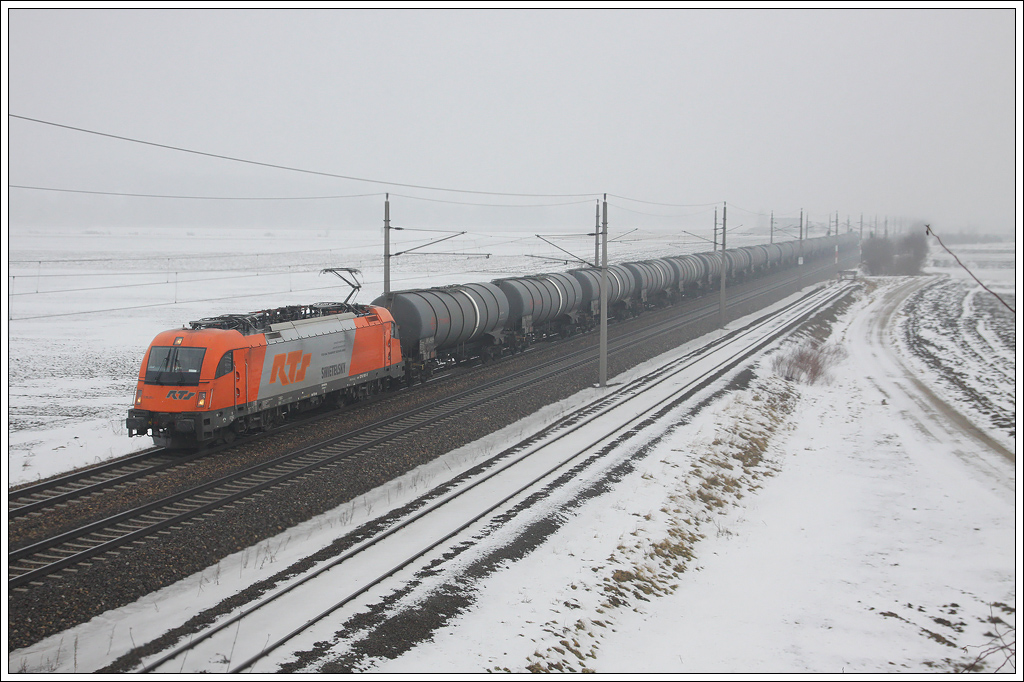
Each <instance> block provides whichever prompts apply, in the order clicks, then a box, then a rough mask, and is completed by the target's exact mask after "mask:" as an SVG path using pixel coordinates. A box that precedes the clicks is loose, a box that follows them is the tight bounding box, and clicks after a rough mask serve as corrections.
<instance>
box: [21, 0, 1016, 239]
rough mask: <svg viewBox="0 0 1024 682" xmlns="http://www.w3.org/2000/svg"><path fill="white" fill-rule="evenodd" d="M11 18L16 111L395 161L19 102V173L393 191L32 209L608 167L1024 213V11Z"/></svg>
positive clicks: (916, 217)
mask: <svg viewBox="0 0 1024 682" xmlns="http://www.w3.org/2000/svg"><path fill="white" fill-rule="evenodd" d="M1018 10H1019V8H1018ZM6 18H7V20H8V25H7V29H8V41H9V42H8V55H9V64H8V76H9V81H8V82H9V85H8V96H9V97H8V109H7V112H8V113H9V114H14V115H17V116H24V117H29V118H36V119H42V120H45V121H50V122H53V123H59V124H62V125H67V126H73V127H78V128H84V129H89V130H93V131H99V132H103V133H108V134H111V135H117V136H122V137H128V138H135V139H139V140H144V141H148V142H154V143H159V144H163V145H169V146H175V147H182V148H187V149H191V150H198V151H203V152H207V153H210V154H217V155H224V156H230V157H238V158H242V159H248V160H253V161H259V162H262V163H267V164H275V165H282V166H289V167H294V168H299V169H304V170H310V171H318V172H322V173H328V174H335V175H345V176H354V177H359V178H366V179H372V180H378V181H381V182H380V183H368V182H358V181H352V180H343V179H338V178H331V177H323V176H317V175H314V174H308V173H298V172H290V171H285V170H280V169H273V168H267V167H260V166H255V165H247V164H243V163H238V162H233V161H228V160H223V159H215V158H209V157H203V156H197V155H194V154H188V153H183V152H180V151H173V150H168V149H162V148H157V147H152V146H146V145H141V144H136V143H131V142H127V141H123V140H117V139H111V138H106V137H100V136H96V135H90V134H86V133H82V132H77V131H72V130H67V129H61V128H56V127H52V126H48V125H42V124H39V123H34V122H30V121H25V120H21V119H16V118H8V119H7V122H8V127H7V130H6V131H5V132H7V133H9V139H8V140H6V142H8V143H9V154H8V169H9V177H8V182H9V183H10V184H11V185H29V186H38V187H46V188H60V189H75V190H83V191H93V192H114V193H129V194H132V193H134V194H159V195H176V196H209V197H263V198H266V197H311V196H336V195H358V194H371V195H374V196H370V197H361V198H349V199H329V200H328V199H316V200H314V199H305V200H294V201H266V200H264V201H229V200H224V199H217V200H205V201H203V200H197V199H156V198H139V197H114V196H105V195H85V194H68V193H57V192H48V191H37V190H26V189H18V188H11V189H9V199H10V204H9V206H10V208H9V214H8V215H9V219H10V227H11V229H20V228H30V227H32V226H37V225H67V226H101V225H118V226H121V225H129V226H139V227H147V226H166V225H189V226H236V227H237V226H259V227H263V226H289V225H294V226H299V227H320V226H327V225H331V226H341V227H345V226H355V225H371V226H379V225H380V224H381V216H382V203H383V196H382V195H383V193H384V192H390V193H392V215H393V217H394V218H395V219H396V221H397V223H396V224H407V225H410V226H411V225H423V226H428V225H429V226H445V225H450V226H452V227H460V228H464V227H466V226H472V225H480V226H490V225H502V226H514V227H521V228H523V229H534V228H536V229H538V230H539V229H549V228H555V227H558V226H560V225H563V224H566V223H573V224H575V223H576V222H577V221H578V222H579V224H580V226H581V227H587V226H592V225H593V221H594V207H595V200H596V199H597V198H598V197H599V196H600V194H601V193H606V192H607V193H609V194H611V195H613V197H612V198H610V202H612V203H613V205H614V206H615V207H616V208H615V209H613V210H617V211H618V212H617V213H613V216H614V220H613V224H614V223H615V220H617V221H618V224H619V225H620V226H621V225H625V224H626V223H627V222H628V223H629V224H636V225H641V226H643V225H651V226H655V225H658V226H664V225H671V224H676V223H678V224H679V225H688V224H690V223H688V222H687V221H688V220H689V221H691V222H692V221H699V222H700V223H701V224H706V225H707V226H708V229H709V230H710V225H711V217H710V215H711V214H710V211H712V210H713V208H714V207H715V206H720V205H721V204H722V202H728V205H729V206H730V209H729V210H730V216H733V215H736V216H737V217H736V218H735V220H736V221H737V223H736V224H739V223H740V222H744V223H745V224H748V225H754V224H755V223H756V224H761V223H763V222H765V221H767V218H766V217H765V216H764V215H759V214H762V213H763V214H767V213H768V212H769V211H774V212H775V214H776V216H790V217H791V216H795V215H797V212H798V211H799V210H800V209H801V208H803V209H804V210H805V211H806V212H807V213H808V215H809V216H810V218H811V219H812V220H818V221H824V220H826V217H827V216H833V217H834V216H835V213H836V212H837V211H838V213H839V216H840V219H841V221H842V222H843V224H844V225H845V222H846V220H847V218H849V219H851V220H852V222H853V223H854V225H856V224H857V223H858V221H859V219H860V217H861V215H862V214H863V216H864V218H865V220H867V221H871V220H873V219H874V218H875V217H877V218H878V220H879V221H881V220H883V218H884V217H886V216H888V217H889V219H890V220H892V221H895V220H897V219H899V220H903V221H905V222H906V223H907V224H910V223H911V222H914V221H924V222H930V223H931V224H932V226H933V228H935V229H936V230H937V231H939V232H940V233H942V232H947V233H948V232H955V231H958V230H961V229H974V230H981V231H985V232H1002V233H1006V232H1010V231H1012V230H1013V229H1014V225H1015V215H1016V214H1015V210H1016V199H1017V196H1018V195H1017V190H1016V184H1015V170H1016V167H1017V163H1018V161H1017V156H1016V155H1017V154H1018V153H1019V151H1018V150H1019V145H1020V139H1019V132H1020V118H1019V113H1018V112H1017V111H1016V110H1015V105H1016V101H1017V92H1018V91H1017V88H1018V86H1019V82H1020V76H1019V74H1017V73H1015V69H1014V64H1015V62H1019V58H1020V53H1019V51H1018V50H1019V46H1018V45H1017V44H1016V42H1015V35H1014V29H1015V25H1016V26H1017V28H1018V31H1019V26H1020V13H1019V11H1017V10H1014V9H1013V8H1004V9H996V8H990V9H969V10H968V9H953V10H945V9H942V10H936V9H923V8H922V9H909V10H889V9H871V8H859V9H849V10H843V9H818V10H813V9H808V10H803V9H794V10H788V9H787V10H782V9H767V10H760V9H758V10H755V9H741V8H734V9H704V10H697V9H648V10H635V11H634V10H629V11H627V10H498V9H486V10H422V11H413V10H409V9H396V10H375V9H362V10H356V9H319V10H312V9H305V10H302V9H299V10H291V9H289V10H283V9H271V10H204V9H169V10H154V9H143V10H69V9H19V8H17V5H16V4H15V8H14V9H8V10H7V17H6ZM384 183H393V184H390V185H389V184H384ZM401 185H419V186H426V187H433V188H447V189H457V190H464V191H463V192H444V191H438V190H433V189H415V188H410V187H404V186H401ZM473 192H492V193H498V194H493V195H492V194H476V193H473ZM500 194H524V195H579V196H560V197H541V196H527V197H511V196H501V195H500ZM394 195H398V197H395V196H394ZM409 197H419V198H421V199H429V200H430V201H424V200H417V199H412V198H409ZM622 197H628V198H630V199H638V200H642V201H645V202H656V203H649V204H641V203H636V202H629V201H626V200H625V199H622ZM444 202H448V203H444ZM469 204H498V205H507V204H533V205H536V204H565V205H563V206H559V207H548V208H504V207H498V206H494V207H481V206H474V205H469ZM658 204H672V205H674V206H661V205H658ZM627 208H628V209H629V210H627ZM655 214H657V215H655ZM659 216H661V217H659ZM664 216H668V217H664ZM730 220H733V218H732V217H731V218H730Z"/></svg>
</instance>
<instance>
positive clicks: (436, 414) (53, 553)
mask: <svg viewBox="0 0 1024 682" xmlns="http://www.w3.org/2000/svg"><path fill="white" fill-rule="evenodd" d="M828 267H829V266H823V268H828ZM807 274H810V273H807ZM805 276H806V275H805ZM794 279H795V278H793V277H790V278H788V279H784V281H781V282H776V283H774V284H772V285H770V286H768V287H760V288H744V289H743V290H742V291H735V292H734V293H733V298H731V299H730V306H737V305H741V304H743V303H744V302H745V301H747V300H749V299H752V298H755V297H758V296H765V295H768V294H770V293H771V291H772V290H774V289H782V288H785V287H791V286H792V281H793V280H794ZM716 315H717V305H715V304H713V303H708V304H706V305H702V306H699V307H697V308H696V309H695V310H692V311H690V312H687V313H685V314H683V315H681V316H675V317H673V318H672V319H669V320H665V321H662V322H660V323H658V324H656V325H653V326H652V327H650V328H648V329H646V330H644V331H643V332H642V333H641V334H640V335H639V336H633V337H630V338H628V339H618V340H615V341H613V342H612V343H611V344H610V347H609V353H610V355H611V356H614V354H615V353H616V352H617V351H619V350H621V349H623V348H626V347H627V346H630V345H633V344H637V343H644V342H646V341H650V340H652V339H655V338H657V337H658V336H660V335H662V334H667V333H670V332H672V331H673V330H675V329H677V328H678V327H680V326H682V325H686V324H692V323H694V322H695V321H700V320H706V319H710V318H713V317H714V316H716ZM593 362H594V358H593V350H592V349H582V350H579V351H577V352H575V353H569V354H566V355H563V356H561V357H559V358H557V359H556V360H552V361H549V362H545V363H543V364H541V365H538V366H536V367H533V368H531V369H529V370H528V371H525V372H523V373H520V374H517V375H514V376H511V377H505V378H503V379H499V380H495V381H492V382H488V383H486V384H483V385H480V386H476V387H474V388H473V389H472V390H469V391H465V392H463V393H461V394H458V395H455V396H451V397H449V398H447V399H446V400H445V401H444V403H443V404H440V405H437V406H433V407H430V408H428V409H425V410H416V411H414V412H410V413H406V414H403V415H398V416H396V417H394V418H392V419H390V420H387V421H385V422H380V423H377V424H373V425H370V426H368V427H365V428H363V429H359V430H356V431H353V432H349V433H346V434H343V435H341V436H338V437H336V438H334V439H332V440H330V441H326V442H324V443H321V444H318V445H317V446H314V447H309V448H303V449H299V450H296V451H293V452H289V453H286V454H285V455H282V456H280V457H276V458H273V459H271V460H269V461H266V462H263V463H261V464H258V465H255V466H251V467H248V468H246V469H244V470H242V471H238V472H234V473H232V474H230V475H227V476H223V477H219V478H215V479H213V480H210V481H207V482H205V483H203V484H202V485H199V486H196V487H193V488H190V489H188V490H184V491H181V492H178V493H175V494H173V495H168V496H165V497H162V498H160V499H158V500H155V501H152V502H149V503H147V504H144V505H140V506H138V507H135V508H133V509H128V510H124V511H120V512H119V513H116V514H114V515H112V516H110V517H108V518H105V519H101V520H98V521H96V522H93V523H89V524H86V525H83V526H80V527H78V528H74V529H72V530H68V531H66V532H61V533H58V534H55V535H53V536H52V537H45V538H43V539H41V540H38V541H36V542H33V543H32V544H30V545H27V546H24V547H20V548H18V549H16V550H14V551H11V552H9V554H8V586H9V589H16V590H21V591H24V590H29V589H31V587H32V586H33V585H40V584H42V583H41V581H42V580H44V579H47V578H50V579H52V578H55V577H59V576H60V575H62V574H66V572H71V573H73V572H75V571H76V570H78V567H81V566H88V565H90V564H91V563H92V562H95V561H103V560H104V558H105V557H106V556H116V554H117V553H118V552H120V551H125V550H126V549H129V548H130V547H132V546H137V545H139V544H142V543H145V542H147V541H148V540H147V538H148V539H152V538H154V537H159V536H160V535H166V534H169V533H172V532H178V531H180V530H182V529H183V528H187V526H188V525H189V524H190V523H192V522H193V521H194V520H195V519H197V518H200V517H210V515H212V514H216V513H217V512H218V510H223V509H226V508H229V507H230V506H231V505H235V504H242V503H244V501H245V500H246V499H254V498H257V497H258V496H260V495H262V494H265V493H266V492H267V491H270V490H274V489H280V488H282V487H284V486H287V485H290V484H291V483H294V482H296V481H300V480H302V479H303V478H304V477H308V476H314V475H316V472H317V471H318V470H320V469H322V468H323V467H332V466H338V465H340V464H342V463H345V462H348V461H351V460H352V459H353V458H356V457H359V456H361V455H362V454H366V453H368V452H372V451H373V450H374V449H376V448H383V447H397V446H400V445H399V444H400V443H401V440H402V438H403V437H406V436H408V435H409V434H411V433H413V432H415V431H418V430H423V429H429V428H437V427H438V426H443V424H444V423H445V422H446V421H450V420H452V419H458V418H466V415H467V414H469V413H471V412H472V411H473V410H478V409H484V408H486V406H488V405H491V404H493V403H494V402H495V401H497V400H499V399H500V400H504V399H508V398H509V397H510V396H514V395H515V394H516V393H517V392H522V391H526V390H528V389H529V388H530V387H531V386H533V385H536V384H537V383H538V382H542V381H548V380H550V379H551V378H552V377H555V376H557V375H559V374H562V373H567V372H573V371H577V370H579V369H580V368H581V367H583V366H585V365H587V364H589V363H593ZM202 456H204V454H203V453H200V454H198V455H196V459H198V458H199V457H202ZM149 457H150V458H151V465H150V467H151V468H150V469H149V471H148V473H147V470H146V468H145V466H146V465H145V464H142V463H138V462H136V463H134V464H133V463H128V462H125V461H123V460H122V461H121V462H120V463H117V464H119V465H120V469H119V468H118V467H117V466H115V465H111V468H110V469H107V470H106V473H103V474H100V473H99V471H98V469H99V468H98V467H97V468H96V469H91V470H87V471H85V472H81V473H82V474H91V476H84V477H82V478H79V479H76V480H75V481H73V482H70V483H64V482H62V483H60V486H58V487H53V488H51V489H50V490H49V491H44V490H43V489H40V490H36V491H34V492H33V493H32V496H38V499H31V500H30V501H26V502H19V503H16V514H22V513H24V514H29V513H33V514H38V513H41V512H40V510H41V509H43V508H47V507H48V508H53V507H54V505H58V504H66V503H67V502H66V500H70V499H71V498H73V497H78V498H82V497H83V496H85V495H89V496H98V495H102V494H103V492H104V491H106V490H112V489H116V488H117V487H118V486H121V485H122V484H124V483H127V482H130V481H133V482H136V483H138V482H140V481H142V480H143V479H144V478H145V477H147V476H149V475H153V474H155V473H156V472H157V471H159V470H169V469H170V468H172V467H175V466H188V465H189V463H191V462H192V461H194V460H190V462H188V463H186V462H182V461H180V460H179V461H178V462H161V463H155V464H154V463H153V462H156V461H157V460H159V459H160V457H159V456H154V455H153V454H150V455H149ZM135 466H138V467H142V468H140V469H138V470H132V467H135ZM115 471H119V473H116V474H115V473H113V472H115ZM92 476H98V477H99V478H93V477H92ZM104 477H105V478H104ZM69 485H72V486H74V487H73V488H72V489H71V490H65V491H60V488H63V487H64V486H69ZM17 494H18V495H20V496H22V497H20V498H19V499H20V500H28V499H29V498H27V497H24V495H25V489H22V490H19V491H17ZM62 496H67V497H63V498H62ZM11 505H12V503H11V502H10V501H9V508H10V507H11ZM26 509H29V510H30V511H24V510H26Z"/></svg>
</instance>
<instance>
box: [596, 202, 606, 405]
mask: <svg viewBox="0 0 1024 682" xmlns="http://www.w3.org/2000/svg"><path fill="white" fill-rule="evenodd" d="M603 203H604V206H603V208H604V220H603V221H602V225H601V234H602V235H603V236H604V239H603V240H602V247H601V252H602V253H601V343H600V346H601V347H600V358H599V360H598V378H599V381H600V384H601V388H604V387H605V385H606V384H607V383H608V195H607V194H605V195H604V202H603Z"/></svg>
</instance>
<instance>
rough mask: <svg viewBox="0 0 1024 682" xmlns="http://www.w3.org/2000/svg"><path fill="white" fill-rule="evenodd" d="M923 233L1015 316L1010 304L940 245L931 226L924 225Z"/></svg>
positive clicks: (939, 240) (953, 254)
mask: <svg viewBox="0 0 1024 682" xmlns="http://www.w3.org/2000/svg"><path fill="white" fill-rule="evenodd" d="M924 232H925V234H930V235H931V236H933V237H935V239H937V240H938V242H939V246H941V247H942V248H944V249H946V253H948V254H949V255H950V256H952V257H953V259H954V260H955V261H956V262H957V265H959V266H960V267H962V268H963V269H964V270H966V271H967V274H968V275H970V276H971V277H974V281H975V282H977V283H978V285H979V286H981V288H982V289H984V290H985V291H987V292H988V293H990V294H992V295H993V296H995V297H996V298H998V299H999V302H1000V303H1002V304H1003V305H1004V306H1006V308H1007V310H1009V311H1010V312H1011V313H1013V314H1014V315H1016V314H1017V311H1016V310H1014V309H1013V308H1011V307H1010V304H1009V303H1007V302H1006V301H1004V300H1003V297H1002V296H1000V295H999V294H997V293H996V292H994V291H992V290H991V289H989V288H988V287H987V286H985V284H984V283H983V282H982V281H981V280H980V279H978V278H977V277H975V276H974V273H973V272H971V270H970V268H968V267H967V266H966V265H964V264H963V263H961V262H960V259H959V258H957V257H956V254H955V253H953V252H952V251H950V250H949V249H948V248H946V245H945V244H943V243H942V240H941V239H939V235H937V234H935V231H934V230H932V226H931V225H927V224H926V225H925V226H924Z"/></svg>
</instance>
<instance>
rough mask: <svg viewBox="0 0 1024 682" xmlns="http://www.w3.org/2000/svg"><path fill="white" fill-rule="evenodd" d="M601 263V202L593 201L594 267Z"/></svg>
mask: <svg viewBox="0 0 1024 682" xmlns="http://www.w3.org/2000/svg"><path fill="white" fill-rule="evenodd" d="M600 263H601V202H600V201H595V202H594V267H595V268H596V267H598V266H599V265H600Z"/></svg>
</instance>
